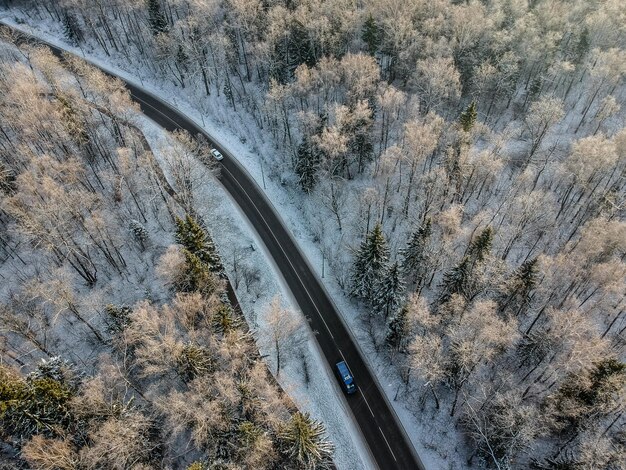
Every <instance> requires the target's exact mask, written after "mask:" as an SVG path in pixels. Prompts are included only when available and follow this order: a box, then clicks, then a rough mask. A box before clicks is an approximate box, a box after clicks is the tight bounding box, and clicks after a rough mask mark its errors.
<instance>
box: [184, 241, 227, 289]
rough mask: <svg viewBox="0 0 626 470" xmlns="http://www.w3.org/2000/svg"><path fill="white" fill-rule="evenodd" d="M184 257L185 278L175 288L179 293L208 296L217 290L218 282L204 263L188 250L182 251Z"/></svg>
mask: <svg viewBox="0 0 626 470" xmlns="http://www.w3.org/2000/svg"><path fill="white" fill-rule="evenodd" d="M183 253H184V255H185V267H186V270H185V276H184V278H183V279H181V281H180V282H179V284H178V285H177V286H176V288H177V290H179V291H181V292H200V293H202V294H204V295H207V296H208V295H210V294H212V293H213V292H215V291H216V289H217V288H218V281H217V279H216V277H215V275H213V273H211V271H209V267H208V265H207V264H206V263H204V262H202V260H201V259H200V258H199V257H198V256H196V255H195V254H193V253H191V252H190V251H189V250H186V249H183Z"/></svg>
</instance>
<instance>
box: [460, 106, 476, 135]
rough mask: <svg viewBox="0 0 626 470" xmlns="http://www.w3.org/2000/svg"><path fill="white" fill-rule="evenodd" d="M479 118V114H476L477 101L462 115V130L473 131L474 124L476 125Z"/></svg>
mask: <svg viewBox="0 0 626 470" xmlns="http://www.w3.org/2000/svg"><path fill="white" fill-rule="evenodd" d="M477 116H478V113H477V112H476V101H472V102H471V103H470V105H469V106H468V107H467V109H466V110H465V111H463V112H462V113H461V117H460V118H459V122H460V124H461V128H462V129H463V130H464V131H465V132H469V131H471V130H472V127H474V124H475V123H476V117H477Z"/></svg>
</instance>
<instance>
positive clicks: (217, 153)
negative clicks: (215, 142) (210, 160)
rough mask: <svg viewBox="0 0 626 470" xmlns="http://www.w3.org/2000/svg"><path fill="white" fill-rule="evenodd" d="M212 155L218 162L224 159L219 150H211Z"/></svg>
mask: <svg viewBox="0 0 626 470" xmlns="http://www.w3.org/2000/svg"><path fill="white" fill-rule="evenodd" d="M211 155H213V156H214V157H215V159H216V160H222V159H223V158H224V155H222V154H221V153H220V151H219V150H217V149H211Z"/></svg>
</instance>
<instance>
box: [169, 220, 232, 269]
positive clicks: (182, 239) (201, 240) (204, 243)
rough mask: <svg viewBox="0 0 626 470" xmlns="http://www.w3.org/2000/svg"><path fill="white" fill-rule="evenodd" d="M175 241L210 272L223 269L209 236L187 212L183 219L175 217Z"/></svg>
mask: <svg viewBox="0 0 626 470" xmlns="http://www.w3.org/2000/svg"><path fill="white" fill-rule="evenodd" d="M176 241H177V242H178V243H180V244H181V245H182V246H183V247H184V248H185V249H186V250H188V251H189V252H190V253H192V254H194V255H195V256H197V257H198V258H199V260H200V261H201V262H203V263H206V264H207V265H208V267H209V269H210V270H211V271H212V272H214V273H222V272H223V271H224V267H223V266H222V261H221V260H220V257H219V255H218V253H217V250H216V248H215V244H214V243H213V240H212V238H211V236H210V235H209V234H208V232H207V231H206V230H204V229H203V228H202V227H201V226H200V224H199V223H198V222H197V221H196V220H195V219H194V218H193V217H191V216H190V215H189V214H187V215H186V216H185V218H184V219H178V218H177V219H176Z"/></svg>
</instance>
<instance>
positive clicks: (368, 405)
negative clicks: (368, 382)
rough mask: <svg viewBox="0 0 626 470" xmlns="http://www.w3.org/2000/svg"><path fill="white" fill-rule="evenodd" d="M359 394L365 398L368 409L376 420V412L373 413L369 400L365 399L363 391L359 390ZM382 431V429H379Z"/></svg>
mask: <svg viewBox="0 0 626 470" xmlns="http://www.w3.org/2000/svg"><path fill="white" fill-rule="evenodd" d="M359 393H360V394H361V396H362V397H363V401H365V404H366V405H367V408H368V409H369V410H370V413H372V418H374V419H375V418H376V416H374V412H373V411H372V407H371V406H370V404H369V403H368V402H367V398H365V395H364V394H363V391H362V390H361V389H360V388H359ZM378 429H380V428H378Z"/></svg>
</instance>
